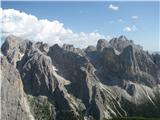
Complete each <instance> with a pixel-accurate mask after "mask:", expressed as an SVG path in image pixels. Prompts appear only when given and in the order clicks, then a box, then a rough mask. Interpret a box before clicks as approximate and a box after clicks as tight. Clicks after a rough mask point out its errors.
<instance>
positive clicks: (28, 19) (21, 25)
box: [0, 9, 105, 48]
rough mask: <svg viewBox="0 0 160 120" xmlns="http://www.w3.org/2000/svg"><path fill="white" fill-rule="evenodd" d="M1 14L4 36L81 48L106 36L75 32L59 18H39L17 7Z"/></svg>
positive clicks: (1, 10)
mask: <svg viewBox="0 0 160 120" xmlns="http://www.w3.org/2000/svg"><path fill="white" fill-rule="evenodd" d="M0 16H1V17H0V20H1V21H2V25H1V27H0V29H1V30H2V37H6V36H8V35H10V34H13V35H16V36H19V37H24V38H27V39H30V40H34V41H43V42H45V43H48V44H50V45H53V44H55V43H58V44H59V45H63V44H64V43H66V44H73V45H74V46H75V47H80V48H85V47H87V46H88V45H95V44H96V43H97V40H98V39H101V38H105V36H104V35H101V34H99V33H97V32H93V33H84V32H80V33H75V32H73V31H72V30H71V29H68V28H65V27H64V25H63V23H61V22H59V21H57V20H54V21H49V20H47V19H38V18H37V17H36V16H34V15H30V14H27V13H24V12H20V11H18V10H15V9H0Z"/></svg>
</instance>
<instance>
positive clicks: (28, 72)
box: [18, 48, 58, 95]
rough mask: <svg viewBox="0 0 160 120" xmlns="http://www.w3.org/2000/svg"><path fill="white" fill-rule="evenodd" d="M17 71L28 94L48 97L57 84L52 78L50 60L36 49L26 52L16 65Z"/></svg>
mask: <svg viewBox="0 0 160 120" xmlns="http://www.w3.org/2000/svg"><path fill="white" fill-rule="evenodd" d="M18 69H19V71H20V74H21V77H22V79H23V84H25V86H24V90H25V92H26V93H28V94H33V95H39V94H42V95H43V94H44V95H49V94H51V93H52V92H53V91H54V89H55V88H56V86H57V84H58V82H57V81H56V80H55V78H54V76H53V68H52V61H51V59H50V58H49V57H48V56H46V55H44V54H43V53H41V52H40V50H38V49H35V48H32V49H30V50H27V51H26V53H25V55H24V56H23V58H22V60H21V61H20V62H19V63H18Z"/></svg>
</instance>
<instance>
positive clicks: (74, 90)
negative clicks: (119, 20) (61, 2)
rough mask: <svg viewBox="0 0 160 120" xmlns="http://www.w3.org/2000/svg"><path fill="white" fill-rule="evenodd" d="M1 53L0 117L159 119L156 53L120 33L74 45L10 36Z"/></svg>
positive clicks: (158, 56)
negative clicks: (95, 43) (117, 35)
mask: <svg viewBox="0 0 160 120" xmlns="http://www.w3.org/2000/svg"><path fill="white" fill-rule="evenodd" d="M1 52H2V55H1V76H2V79H1V80H2V81H1V83H2V89H1V99H2V102H1V103H2V112H1V115H2V119H3V120H105V119H112V118H120V117H134V116H136V117H138V116H139V117H147V118H149V117H150V118H158V117H159V118H160V54H149V53H148V52H146V51H144V50H143V48H142V47H141V46H140V45H136V44H134V42H133V41H132V40H128V39H127V38H126V37H125V36H120V37H118V38H113V39H111V40H110V41H109V42H108V41H106V40H105V39H100V40H98V42H97V46H96V47H94V46H88V47H87V48H86V49H79V48H75V47H74V46H73V45H68V44H65V45H63V46H62V47H60V46H59V45H58V44H55V45H53V46H49V45H48V44H46V43H42V42H37V43H35V42H31V41H29V40H24V39H23V38H19V37H16V36H13V35H10V36H8V37H7V38H6V40H5V42H4V43H3V45H2V46H1Z"/></svg>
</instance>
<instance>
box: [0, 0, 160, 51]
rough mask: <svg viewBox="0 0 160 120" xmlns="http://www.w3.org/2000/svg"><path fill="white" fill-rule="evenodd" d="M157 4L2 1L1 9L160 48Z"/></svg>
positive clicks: (154, 48) (148, 46)
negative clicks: (124, 37) (20, 12)
mask: <svg viewBox="0 0 160 120" xmlns="http://www.w3.org/2000/svg"><path fill="white" fill-rule="evenodd" d="M109 6H110V7H109ZM159 7H160V3H158V2H102V1H101V2H51V1H50V2H2V8H3V9H9V8H13V9H15V10H19V11H23V12H25V13H27V14H32V15H34V16H36V17H37V18H39V19H48V20H50V21H53V20H58V21H59V22H61V23H63V24H64V27H65V28H69V29H71V30H73V31H74V32H77V33H78V32H85V33H91V32H98V33H100V34H103V35H105V36H111V37H113V36H115V37H118V36H120V35H125V36H127V37H128V38H129V39H133V40H134V41H135V43H138V44H141V45H142V46H143V47H144V49H148V50H150V51H157V50H160V49H159V47H160V45H159V44H160V36H159V33H160V31H159V27H160V25H159V14H160V10H159V9H160V8H159Z"/></svg>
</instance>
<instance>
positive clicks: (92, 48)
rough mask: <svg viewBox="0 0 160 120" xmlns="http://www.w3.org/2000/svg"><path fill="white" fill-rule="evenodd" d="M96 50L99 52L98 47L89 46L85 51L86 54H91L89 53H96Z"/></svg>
mask: <svg viewBox="0 0 160 120" xmlns="http://www.w3.org/2000/svg"><path fill="white" fill-rule="evenodd" d="M96 50H97V48H96V47H94V46H91V45H89V46H88V47H87V48H86V49H85V52H87V53H89V52H94V51H96Z"/></svg>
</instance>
